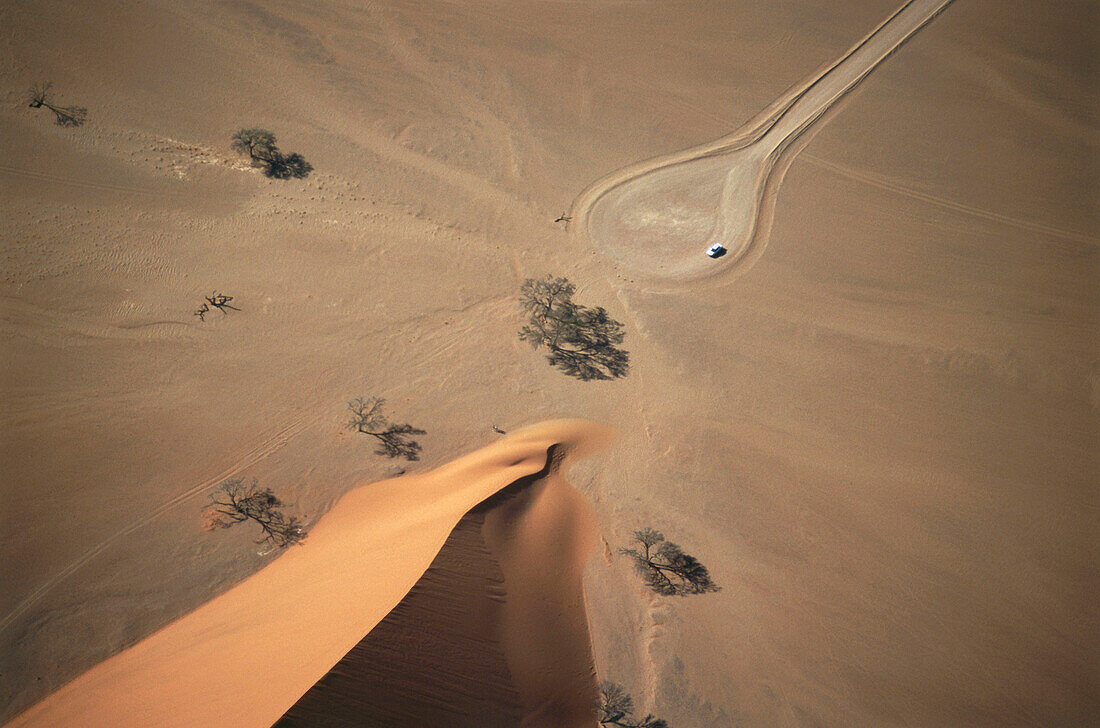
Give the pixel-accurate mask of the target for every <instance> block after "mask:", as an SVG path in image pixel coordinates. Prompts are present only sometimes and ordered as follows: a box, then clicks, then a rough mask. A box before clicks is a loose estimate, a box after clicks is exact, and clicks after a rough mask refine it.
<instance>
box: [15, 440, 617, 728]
mask: <svg viewBox="0 0 1100 728" xmlns="http://www.w3.org/2000/svg"><path fill="white" fill-rule="evenodd" d="M609 434H610V432H609V431H608V430H607V429H606V428H603V427H601V426H598V425H594V424H591V423H587V422H583V421H578V420H555V421H550V422H544V423H541V424H539V425H535V426H533V427H529V428H526V429H524V430H521V431H518V432H516V433H515V434H512V435H509V436H508V437H505V438H502V439H501V440H500V441H498V442H496V443H494V444H492V445H490V446H488V447H485V448H482V449H481V450H478V451H476V452H474V453H471V454H469V455H467V456H464V457H462V458H459V459H457V460H455V461H452V462H451V463H448V464H447V465H444V466H442V467H440V468H437V469H435V470H433V471H431V472H429V473H425V474H421V475H411V476H405V477H402V478H398V479H392V480H386V481H381V482H378V483H374V484H371V485H369V486H365V487H362V488H358V489H356V490H354V491H352V492H350V493H348V494H347V495H345V496H344V497H343V498H342V499H341V500H340V501H339V502H338V503H337V504H336V506H335V507H333V509H332V510H331V511H330V512H329V513H328V514H327V515H326V516H325V517H324V518H322V519H321V520H320V521H319V522H318V523H317V525H316V526H315V527H314V528H313V530H312V532H311V533H310V534H309V537H308V539H307V540H306V542H305V544H304V545H303V546H302V547H301V548H292V549H289V550H288V551H287V552H286V553H285V554H284V555H283V556H281V557H280V558H279V559H277V560H276V561H274V562H273V563H271V564H270V565H269V566H268V567H266V568H265V569H263V570H262V571H260V572H259V573H257V574H256V575H254V576H253V577H251V578H249V579H246V580H245V581H244V582H242V583H240V584H238V585H237V586H235V587H233V588H232V589H230V590H229V591H227V592H225V593H224V594H222V595H220V596H218V597H216V598H215V599H213V600H211V601H210V602H208V603H207V604H205V605H203V606H202V607H200V608H199V609H197V610H195V611H194V612H192V613H191V614H188V615H187V616H185V617H183V618H182V619H180V620H178V621H176V622H174V623H172V624H171V625H169V626H168V627H166V628H164V629H162V630H161V631H159V632H157V633H156V634H154V635H152V636H151V637H149V638H148V639H146V640H144V641H142V642H140V643H138V644H137V645H135V646H134V647H132V648H130V649H128V650H126V651H124V652H122V653H120V654H118V655H116V656H114V657H112V658H110V659H109V660H106V661H105V662H103V663H101V664H100V665H98V666H96V667H95V668H93V669H92V670H89V671H88V672H87V673H85V674H84V675H82V676H80V677H79V678H77V679H76V680H74V681H73V682H71V683H69V684H68V685H66V686H65V687H63V688H62V689H61V690H59V691H57V692H55V693H54V694H52V695H50V696H49V697H48V698H46V699H45V700H43V701H42V702H41V703H39V704H37V705H35V706H34V707H32V708H31V709H30V710H28V711H26V712H25V713H23V714H22V715H20V716H19V717H17V718H16V719H15V720H14V721H12V722H11V723H9V724H8V725H9V726H11V728H15V727H18V728H24V727H27V726H57V725H82V726H88V727H89V728H94V727H95V726H165V727H167V726H180V727H181V728H182V727H183V726H190V727H196V726H225V725H233V726H240V727H241V728H248V727H249V726H256V727H257V728H260V727H261V726H262V727H264V728H266V727H267V726H270V725H272V724H273V723H274V722H275V721H277V720H278V719H279V718H280V716H282V715H283V714H284V713H285V712H286V711H287V710H288V709H289V708H291V706H292V705H293V704H294V703H295V701H296V700H297V699H298V698H299V696H302V695H303V694H304V693H306V691H308V690H309V689H310V688H311V686H313V685H314V684H315V683H316V682H317V681H318V680H320V679H321V678H322V677H323V676H324V675H325V674H326V673H327V672H328V671H329V669H330V668H332V666H333V665H335V664H336V663H337V662H338V661H340V660H341V658H343V657H344V656H345V655H346V654H347V653H348V652H349V650H351V648H352V647H354V646H355V645H356V644H357V643H358V642H359V641H360V640H361V639H362V637H363V635H365V634H367V633H368V632H370V631H371V629H372V628H374V627H375V625H377V624H378V623H379V622H380V621H381V620H382V619H383V618H384V617H386V615H387V613H389V612H390V611H391V610H392V609H393V608H394V606H395V605H397V604H398V603H399V602H400V601H401V599H402V598H403V597H404V596H405V595H406V593H407V592H409V590H410V589H411V588H412V587H413V585H414V584H415V583H416V582H417V580H418V579H420V577H421V575H422V574H424V572H425V570H427V568H428V566H429V564H430V563H431V562H432V560H433V559H434V558H435V557H436V555H437V554H438V553H439V551H440V549H441V548H442V546H443V544H444V542H445V541H446V540H447V538H448V536H449V534H451V532H452V530H453V529H454V528H455V526H456V524H457V523H458V522H459V520H460V519H461V518H462V516H463V515H464V514H466V513H467V512H468V511H470V510H471V509H472V508H474V507H475V506H477V505H478V504H479V503H482V502H483V501H485V500H486V499H487V498H490V497H491V496H493V495H494V494H496V493H498V492H500V491H502V490H504V489H506V488H508V486H510V485H513V484H520V483H523V482H525V480H530V478H531V476H535V477H536V478H541V480H540V484H541V486H540V487H541V488H542V489H543V490H546V489H547V488H550V489H552V488H553V486H554V483H555V482H556V481H555V479H554V478H553V477H545V478H543V477H542V476H547V475H549V474H550V471H551V470H552V468H550V467H549V463H548V457H550V456H551V455H557V456H559V457H560V456H561V455H563V454H565V453H568V454H571V455H579V454H585V453H588V452H591V451H592V450H593V449H594V448H596V447H599V446H600V445H602V444H603V443H605V442H606V441H607V439H608V437H609ZM557 492H558V493H559V495H558V496H557V497H554V498H545V497H535V498H533V499H531V498H526V499H517V498H512V499H510V500H508V501H506V503H505V509H504V510H502V511H501V514H503V513H504V512H505V511H506V510H507V509H508V508H518V509H519V512H518V513H512V514H511V515H510V516H505V515H497V516H493V515H492V513H493V510H490V511H489V512H488V514H487V515H486V516H485V517H486V519H487V521H492V522H493V524H494V525H493V526H490V525H489V524H488V523H487V525H486V530H485V533H486V542H487V543H488V544H489V546H490V548H491V549H493V550H494V551H495V552H496V554H497V555H498V560H499V563H500V564H501V567H502V569H503V571H504V573H505V579H506V580H508V579H509V578H511V579H512V580H513V583H515V584H516V593H517V601H518V602H519V603H520V605H519V607H518V609H517V611H516V612H514V613H513V614H512V615H511V616H510V617H508V618H506V624H508V625H509V626H508V627H507V630H510V632H509V631H506V637H505V642H508V640H510V639H511V640H514V639H516V638H517V635H519V634H520V632H521V631H522V630H523V629H524V622H523V619H522V615H523V614H526V613H528V612H530V610H528V609H525V607H524V605H523V604H522V601H523V599H525V598H528V599H534V600H535V601H536V602H537V599H538V594H539V588H540V587H539V586H537V585H536V586H532V585H531V584H530V583H528V582H526V581H525V580H526V579H528V578H529V577H528V576H526V575H522V574H524V570H525V569H527V568H528V566H529V564H528V563H527V562H528V561H529V560H530V559H531V557H532V551H531V549H530V547H531V545H532V543H533V541H532V539H536V540H537V539H541V538H546V537H548V536H549V535H551V534H550V533H549V532H547V530H546V529H547V528H548V527H551V528H552V527H557V526H560V525H561V522H560V521H557V520H555V517H554V516H555V510H557V515H561V507H562V504H563V503H564V504H566V508H568V507H569V501H570V499H571V498H572V497H576V498H579V497H580V496H579V494H577V493H576V492H575V491H572V492H571V493H570V492H567V491H564V490H560V489H559V490H558V491H557ZM574 505H575V504H574ZM525 514H526V516H525ZM510 519H511V522H513V523H518V524H521V528H519V529H518V530H517V529H510V528H508V527H507V526H506V525H505V524H506V523H507V522H509V520H510ZM501 526H504V527H501ZM558 544H580V546H573V545H570V546H568V547H567V548H581V549H582V550H583V549H584V539H583V538H571V539H565V538H562V539H559V540H557V541H555V542H554V543H553V544H551V545H550V551H551V554H550V558H551V559H552V558H553V557H554V556H555V555H556V554H554V553H553V551H554V549H555V548H557V545H558ZM590 546H591V544H588V547H590ZM584 552H585V553H586V551H584ZM578 553H580V552H574V555H577V554H578ZM521 562H522V566H521V565H520V563H521ZM581 563H582V560H581V559H579V558H576V559H573V561H572V562H571V563H570V564H566V565H565V566H564V567H563V566H562V565H561V564H558V563H553V562H550V561H549V560H547V563H546V565H545V566H544V570H545V569H547V568H549V569H551V570H554V569H557V570H558V576H557V578H558V579H559V580H561V579H565V580H570V579H571V580H573V581H575V582H577V583H578V584H579V580H580V566H581ZM513 574H515V575H517V576H513ZM550 583H551V584H552V582H550ZM542 588H545V586H544V587H542ZM525 595H526V596H525ZM579 607H580V609H582V610H583V601H582V602H581V603H580V605H579ZM508 609H510V607H507V606H506V608H505V611H507V610H508ZM582 614H583V611H582ZM566 621H568V620H566ZM582 624H583V620H582ZM509 634H510V635H511V636H507V635H509ZM583 640H584V643H583V649H588V648H587V642H586V640H587V633H586V632H585V633H584V635H583ZM561 644H568V645H573V647H572V650H573V652H574V653H575V652H576V651H577V649H578V648H577V646H576V645H577V644H578V642H577V638H576V635H575V634H574V635H573V639H572V640H563V641H561ZM561 649H564V650H566V651H569V649H570V648H569V647H561V648H559V652H560V651H561ZM505 651H506V653H507V654H508V655H509V662H510V663H515V664H510V667H511V669H512V672H513V674H514V675H515V679H516V684H517V688H518V691H519V694H520V695H521V697H523V702H524V703H525V704H529V703H530V702H531V701H536V702H543V703H545V704H546V705H548V706H551V707H552V705H553V700H550V701H549V702H546V701H547V695H548V694H549V695H551V697H552V691H551V693H546V691H545V689H543V688H540V687H539V686H538V684H537V681H538V680H539V679H541V678H543V677H545V675H544V674H543V673H542V672H540V669H541V668H540V665H542V664H546V665H549V664H553V661H549V662H544V663H539V662H538V661H537V660H536V661H535V662H534V663H531V664H528V665H526V669H527V672H526V673H525V672H524V669H525V667H524V665H525V663H523V662H522V660H521V661H520V662H516V661H515V657H516V656H517V655H518V654H519V653H517V652H515V651H514V650H509V649H508V648H507V646H506V650H505ZM589 659H590V657H589ZM516 665H519V667H518V668H517V667H516ZM564 679H568V676H567V677H566V678H564ZM531 725H540V723H538V722H537V720H536V721H533V722H532V723H531Z"/></svg>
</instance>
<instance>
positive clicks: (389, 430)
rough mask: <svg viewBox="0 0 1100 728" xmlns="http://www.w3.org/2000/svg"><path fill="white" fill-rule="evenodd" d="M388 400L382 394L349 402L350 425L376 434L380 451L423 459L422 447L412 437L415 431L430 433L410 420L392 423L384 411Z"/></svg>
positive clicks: (410, 458) (418, 433)
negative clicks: (408, 421)
mask: <svg viewBox="0 0 1100 728" xmlns="http://www.w3.org/2000/svg"><path fill="white" fill-rule="evenodd" d="M385 404H386V400H384V399H382V398H381V397H365V398H364V397H357V398H356V399H353V400H352V401H350V402H348V409H349V410H351V418H350V419H349V420H348V424H347V427H348V429H349V430H355V431H356V432H362V433H363V434H364V435H370V436H371V437H373V438H376V439H377V440H378V449H377V450H375V451H374V452H375V454H376V455H386V456H388V457H391V458H405V459H406V460H409V461H413V460H419V459H420V451H421V449H422V448H421V446H420V443H419V442H417V441H416V440H414V439H412V438H413V435H426V434H427V432H426V431H425V430H421V429H418V428H416V427H413V426H412V425H409V424H393V423H391V422H390V421H389V419H388V418H387V417H386V415H385V414H384V413H383V411H382V410H383V407H384V406H385Z"/></svg>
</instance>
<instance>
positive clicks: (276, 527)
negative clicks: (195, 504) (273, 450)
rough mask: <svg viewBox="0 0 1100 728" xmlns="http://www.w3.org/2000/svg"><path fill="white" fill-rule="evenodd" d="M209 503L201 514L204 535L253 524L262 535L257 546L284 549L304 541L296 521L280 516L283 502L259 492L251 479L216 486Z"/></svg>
mask: <svg viewBox="0 0 1100 728" xmlns="http://www.w3.org/2000/svg"><path fill="white" fill-rule="evenodd" d="M210 501H211V502H210V504H209V505H208V506H206V508H205V509H204V510H203V515H204V522H203V527H204V528H205V529H206V530H207V531H216V530H218V529H222V528H229V527H231V526H235V525H237V524H238V523H244V522H245V521H255V522H256V523H257V524H259V526H260V529H261V530H262V533H263V536H262V537H261V538H259V539H258V540H257V541H256V543H258V544H262V543H267V544H269V545H270V546H272V547H274V548H286V547H287V546H290V545H292V544H296V543H301V542H302V539H304V538H305V535H306V534H305V529H304V528H303V527H302V524H301V521H300V520H299V519H298V517H297V516H289V517H288V516H287V515H286V514H284V513H283V512H282V511H281V510H280V509H281V508H282V507H283V505H284V504H283V502H282V501H280V500H279V499H278V498H277V497H276V496H275V494H274V493H273V492H272V491H271V489H270V488H264V489H262V490H261V489H260V487H259V485H257V483H256V480H255V479H253V480H252V482H251V483H247V484H246V483H245V482H244V481H243V480H242V479H241V478H231V479H230V480H227V481H225V482H224V483H222V484H221V485H219V486H218V489H217V490H216V491H215V492H214V493H213V494H212V495H211V496H210Z"/></svg>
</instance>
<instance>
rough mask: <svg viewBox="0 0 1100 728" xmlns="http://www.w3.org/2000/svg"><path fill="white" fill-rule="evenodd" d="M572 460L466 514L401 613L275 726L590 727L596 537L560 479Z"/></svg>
mask: <svg viewBox="0 0 1100 728" xmlns="http://www.w3.org/2000/svg"><path fill="white" fill-rule="evenodd" d="M563 454H564V453H563V452H562V451H561V450H560V449H558V448H557V447H555V448H554V450H553V452H551V454H550V458H549V460H548V462H547V466H546V468H544V469H543V471H541V472H539V473H535V474H533V475H530V476H527V477H525V478H523V479H521V480H519V481H517V482H515V483H513V484H511V485H509V486H508V487H507V488H505V489H504V490H502V491H500V492H498V493H497V494H496V495H494V496H492V497H491V498H489V499H488V500H486V501H485V502H483V503H482V504H480V505H479V506H478V507H477V508H475V509H474V510H473V511H471V512H470V513H469V514H467V515H466V516H465V517H464V518H463V519H462V521H460V522H459V524H458V526H456V527H455V530H454V531H452V533H451V536H450V537H449V539H448V541H447V543H446V544H445V545H444V546H443V549H442V550H441V551H440V552H439V555H438V556H437V557H436V558H435V560H434V561H433V562H432V565H431V567H429V569H428V571H427V572H426V573H425V574H424V576H423V577H422V578H421V579H420V581H418V582H417V584H416V585H415V586H414V587H413V588H412V590H411V591H410V592H409V594H408V595H407V596H406V597H405V598H404V599H403V600H402V601H401V603H400V604H399V605H397V607H395V608H394V609H393V611H391V612H390V613H389V614H388V615H387V616H386V618H385V619H384V620H382V622H381V623H379V625H378V626H377V627H375V628H374V629H373V630H371V633H370V634H369V635H367V637H365V638H364V639H363V640H362V641H361V642H360V643H359V644H358V645H356V646H355V648H353V649H352V650H351V651H350V652H349V653H348V654H347V655H346V656H345V657H344V658H343V659H342V660H341V661H340V663H339V664H337V665H336V666H335V667H333V669H332V670H331V671H330V672H329V673H328V674H326V675H325V677H324V678H322V679H321V680H320V681H318V683H317V684H316V685H314V686H313V687H312V688H310V690H309V692H308V693H306V694H305V695H304V696H303V697H302V698H301V699H300V700H299V701H298V702H297V703H295V704H294V707H292V708H291V709H290V710H289V711H287V713H286V714H285V715H284V716H283V717H282V719H280V721H279V722H278V723H277V724H276V725H278V726H280V727H285V728H289V727H290V726H318V727H321V726H352V725H355V726H392V727H394V728H396V727H397V726H423V725H447V726H455V727H456V728H458V727H459V726H470V727H471V728H475V727H476V728H480V727H482V726H484V727H485V728H489V727H490V726H502V727H503V726H517V725H523V726H531V727H536V726H545V727H546V728H555V727H556V726H563V727H564V726H577V727H578V728H590V726H592V724H593V723H594V722H595V719H594V716H595V713H594V710H593V700H592V696H593V695H594V691H595V685H596V678H595V670H594V666H593V664H592V655H591V649H590V646H589V640H588V626H587V620H586V616H585V610H584V595H583V592H582V590H581V573H582V570H583V568H584V564H585V562H586V561H587V559H588V557H589V556H590V555H591V550H592V546H593V545H594V540H595V533H596V524H595V522H594V520H593V515H592V512H591V507H590V506H589V505H588V504H587V503H586V502H585V501H584V498H583V497H582V496H581V495H580V494H579V493H577V492H576V491H574V490H573V489H572V488H570V487H569V486H568V485H567V484H566V483H565V482H564V481H562V479H561V475H560V474H559V472H558V470H559V466H560V462H561V456H562V455H563Z"/></svg>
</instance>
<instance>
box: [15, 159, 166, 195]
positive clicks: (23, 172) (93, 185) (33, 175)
mask: <svg viewBox="0 0 1100 728" xmlns="http://www.w3.org/2000/svg"><path fill="white" fill-rule="evenodd" d="M0 173H2V174H7V175H11V176H13V177H23V178H24V179H32V180H36V181H39V182H54V183H57V184H63V185H69V186H72V187H81V188H84V189H91V190H107V191H110V192H131V193H133V194H137V195H150V196H153V197H175V196H176V195H173V194H172V193H169V192H159V191H156V190H146V189H142V188H140V187H126V186H124V185H113V184H109V183H107V182H83V181H81V180H75V179H69V178H67V177H58V176H57V175H53V174H48V173H46V172H35V171H33V170H29V169H19V168H18V167H9V166H7V165H4V164H0Z"/></svg>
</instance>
